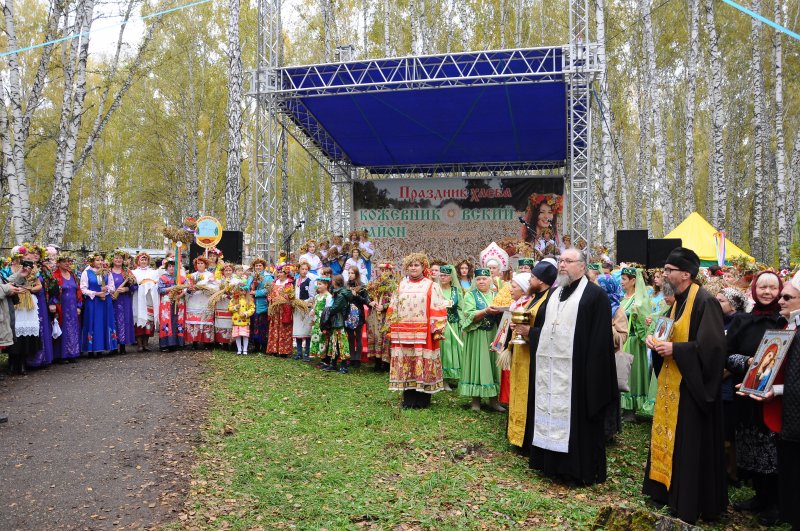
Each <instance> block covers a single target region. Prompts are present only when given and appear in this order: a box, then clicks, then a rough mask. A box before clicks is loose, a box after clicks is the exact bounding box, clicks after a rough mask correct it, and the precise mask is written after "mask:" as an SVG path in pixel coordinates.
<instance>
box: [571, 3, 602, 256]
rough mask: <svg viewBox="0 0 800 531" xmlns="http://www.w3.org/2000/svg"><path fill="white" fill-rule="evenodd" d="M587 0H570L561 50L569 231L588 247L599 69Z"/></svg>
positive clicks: (573, 237)
mask: <svg viewBox="0 0 800 531" xmlns="http://www.w3.org/2000/svg"><path fill="white" fill-rule="evenodd" d="M589 13H590V12H589V1H588V0H570V5H569V45H568V46H567V49H566V53H565V54H564V70H565V71H566V72H567V73H568V80H569V83H568V89H567V92H568V94H567V113H568V127H569V145H568V149H569V228H568V230H569V234H571V235H572V241H573V242H576V243H578V242H579V241H580V240H583V241H585V242H586V248H587V249H591V222H590V219H589V218H590V212H591V209H590V203H591V200H592V183H591V160H592V152H591V150H592V127H591V123H592V107H591V84H592V81H593V80H594V77H595V76H596V75H597V74H598V73H599V72H600V65H599V63H598V53H597V52H598V47H597V45H596V44H591V39H590V38H589V36H590V35H591V27H590V19H589Z"/></svg>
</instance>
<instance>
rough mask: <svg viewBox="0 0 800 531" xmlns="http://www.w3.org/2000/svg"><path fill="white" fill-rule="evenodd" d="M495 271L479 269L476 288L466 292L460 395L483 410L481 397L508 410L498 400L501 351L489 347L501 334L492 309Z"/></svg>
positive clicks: (462, 323) (503, 409)
mask: <svg viewBox="0 0 800 531" xmlns="http://www.w3.org/2000/svg"><path fill="white" fill-rule="evenodd" d="M492 285H493V283H492V278H491V273H490V272H489V270H488V269H486V268H480V269H476V270H475V288H473V289H471V290H470V291H468V292H467V293H465V294H464V302H463V303H462V306H461V309H462V312H461V327H462V329H463V330H464V362H463V364H462V365H461V380H460V381H459V383H458V392H459V395H461V396H464V397H467V396H468V397H472V410H473V411H480V410H481V398H489V407H490V408H491V409H493V410H494V411H505V408H503V407H502V406H501V405H500V403H499V402H498V400H497V396H498V395H499V394H500V369H499V368H498V367H497V353H495V352H494V351H493V350H491V349H490V348H489V345H490V344H491V343H492V340H493V339H494V337H495V335H496V334H497V324H498V321H499V316H500V314H502V313H503V312H502V311H501V310H497V309H495V308H492V306H491V304H492V300H494V297H495V295H496V292H495V291H493V289H492Z"/></svg>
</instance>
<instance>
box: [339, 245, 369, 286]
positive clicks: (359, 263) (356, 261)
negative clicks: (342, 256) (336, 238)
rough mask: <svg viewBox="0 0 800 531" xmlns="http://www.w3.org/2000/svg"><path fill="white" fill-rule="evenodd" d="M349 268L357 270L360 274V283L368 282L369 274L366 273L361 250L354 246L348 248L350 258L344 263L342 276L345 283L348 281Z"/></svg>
mask: <svg viewBox="0 0 800 531" xmlns="http://www.w3.org/2000/svg"><path fill="white" fill-rule="evenodd" d="M351 267H356V268H358V271H359V273H361V281H362V282H369V273H368V272H367V266H366V263H365V262H364V258H363V257H362V256H361V249H359V248H358V247H356V246H355V244H353V245H351V247H350V258H348V259H347V261H346V262H345V263H344V272H343V273H342V276H343V277H344V278H345V281H346V280H348V277H349V273H348V272H349V271H350V268H351Z"/></svg>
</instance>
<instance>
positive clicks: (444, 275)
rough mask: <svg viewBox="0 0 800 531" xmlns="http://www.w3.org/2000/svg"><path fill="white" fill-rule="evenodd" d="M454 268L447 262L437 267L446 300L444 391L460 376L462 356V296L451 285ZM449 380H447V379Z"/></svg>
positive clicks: (443, 356)
mask: <svg viewBox="0 0 800 531" xmlns="http://www.w3.org/2000/svg"><path fill="white" fill-rule="evenodd" d="M454 277H455V268H454V267H453V266H451V265H449V264H446V265H443V266H441V267H440V269H439V285H440V286H441V288H442V295H444V300H445V301H447V326H445V329H444V341H443V342H442V343H441V351H442V377H443V378H444V388H445V391H451V390H452V388H451V387H450V384H451V383H453V384H455V382H458V380H459V379H460V378H461V358H462V357H463V356H464V341H463V340H462V339H461V316H460V312H459V306H460V305H461V301H462V299H463V298H464V297H463V296H462V295H461V288H460V287H459V286H455V287H454V286H453V279H454ZM448 380H449V381H448Z"/></svg>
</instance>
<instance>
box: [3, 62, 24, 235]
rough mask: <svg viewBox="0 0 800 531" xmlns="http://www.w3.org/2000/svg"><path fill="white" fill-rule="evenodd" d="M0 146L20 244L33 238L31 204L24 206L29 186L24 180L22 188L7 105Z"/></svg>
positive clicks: (11, 217)
mask: <svg viewBox="0 0 800 531" xmlns="http://www.w3.org/2000/svg"><path fill="white" fill-rule="evenodd" d="M0 94H5V87H4V83H3V76H0ZM0 146H1V147H2V151H3V174H4V177H5V179H6V186H7V189H8V197H9V203H10V204H9V207H8V209H9V219H10V221H11V223H10V225H11V226H12V227H13V228H14V242H15V243H16V244H17V245H19V244H21V243H23V242H25V241H28V240H30V239H31V227H30V206H28V207H27V208H23V202H24V201H27V197H28V187H27V184H26V183H25V182H23V184H22V191H21V190H20V183H19V174H18V173H17V168H16V162H15V160H14V149H13V147H12V146H11V139H10V138H9V131H8V117H7V115H6V109H5V105H3V106H2V108H0ZM23 192H24V193H23Z"/></svg>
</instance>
